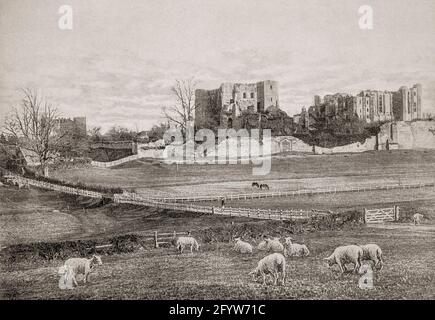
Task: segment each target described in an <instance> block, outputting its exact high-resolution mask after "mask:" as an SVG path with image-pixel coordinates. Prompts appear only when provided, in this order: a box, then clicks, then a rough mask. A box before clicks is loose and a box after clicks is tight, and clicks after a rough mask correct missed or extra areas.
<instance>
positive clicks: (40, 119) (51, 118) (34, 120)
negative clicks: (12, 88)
mask: <svg viewBox="0 0 435 320" xmlns="http://www.w3.org/2000/svg"><path fill="white" fill-rule="evenodd" d="M22 91H23V95H24V97H23V99H22V101H21V104H20V106H19V107H14V108H13V111H12V112H11V114H10V115H9V116H8V117H7V119H6V121H5V126H4V129H5V131H6V132H7V133H8V134H9V135H11V136H12V137H14V140H15V141H17V144H18V146H20V147H23V148H25V149H27V150H30V151H32V152H34V153H35V155H36V156H37V157H38V160H39V163H40V170H41V172H43V174H44V175H45V176H47V175H48V167H47V164H48V163H49V162H50V161H51V160H53V159H54V158H55V157H56V156H57V152H56V151H57V149H58V145H59V142H60V140H61V138H62V136H60V135H56V134H55V127H56V123H57V121H56V120H57V118H58V115H57V110H56V108H55V107H54V106H53V105H52V104H51V103H49V102H48V101H47V100H46V99H45V98H43V97H40V96H39V95H38V93H37V91H36V90H32V89H23V90H22Z"/></svg>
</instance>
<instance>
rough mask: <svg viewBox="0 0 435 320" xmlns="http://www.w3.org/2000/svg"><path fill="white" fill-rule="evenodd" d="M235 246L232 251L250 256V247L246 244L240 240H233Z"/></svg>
mask: <svg viewBox="0 0 435 320" xmlns="http://www.w3.org/2000/svg"><path fill="white" fill-rule="evenodd" d="M234 241H235V244H234V248H233V250H235V251H237V252H239V253H251V254H252V245H251V244H250V243H248V242H245V241H243V240H242V239H240V238H235V239H234Z"/></svg>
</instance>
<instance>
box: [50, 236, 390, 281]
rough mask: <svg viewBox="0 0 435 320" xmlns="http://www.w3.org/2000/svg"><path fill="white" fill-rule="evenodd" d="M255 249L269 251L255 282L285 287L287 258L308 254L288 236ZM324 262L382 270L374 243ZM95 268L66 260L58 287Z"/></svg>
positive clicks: (246, 247)
mask: <svg viewBox="0 0 435 320" xmlns="http://www.w3.org/2000/svg"><path fill="white" fill-rule="evenodd" d="M172 244H173V245H174V246H175V247H176V248H177V250H178V252H179V253H183V251H184V249H186V248H188V249H190V252H191V253H193V251H194V250H195V251H198V250H199V248H200V245H199V244H198V241H197V240H196V239H195V238H194V237H192V236H190V235H188V236H183V237H175V238H174V239H173V241H172ZM257 249H258V250H262V251H266V252H269V254H268V255H267V256H266V257H264V258H263V259H261V260H260V261H259V262H258V264H257V267H256V268H255V269H254V270H252V271H251V272H250V273H249V274H250V275H251V276H252V278H253V280H254V281H258V278H262V280H263V284H264V285H265V284H266V278H267V276H268V275H269V276H271V277H272V280H273V284H274V285H277V284H278V281H279V279H280V278H281V281H280V282H281V284H282V285H284V284H285V278H286V257H289V256H290V257H292V256H293V257H306V256H308V255H310V251H309V250H308V247H307V246H306V245H304V244H298V243H294V242H293V239H292V238H291V237H286V238H285V241H284V244H283V243H281V242H280V239H279V238H272V239H271V238H267V239H265V240H263V241H261V242H260V243H259V245H258V246H257ZM233 250H234V251H236V252H238V253H240V254H252V253H253V246H252V245H251V244H250V243H248V242H246V241H243V240H242V239H241V238H236V239H234V247H233ZM324 260H326V262H327V263H328V265H329V266H333V265H335V264H337V265H338V267H339V268H340V271H341V273H344V272H345V271H346V264H350V263H352V264H353V266H354V268H353V271H354V272H355V273H360V274H363V273H365V272H366V271H367V270H366V269H367V268H366V269H364V268H363V267H365V266H366V265H364V266H363V265H362V261H363V260H366V261H372V262H373V266H374V267H375V268H377V269H378V270H381V269H382V267H383V258H382V250H381V248H380V247H379V246H378V245H376V244H366V245H345V246H339V247H337V248H336V249H335V250H334V252H333V253H332V254H331V255H330V256H329V257H327V258H324ZM97 265H102V261H101V258H100V257H99V256H97V255H93V256H92V257H91V258H90V259H86V258H70V259H68V260H66V261H65V264H64V265H63V266H61V267H60V268H59V271H58V274H59V275H60V276H61V277H60V280H59V288H60V289H74V286H77V280H76V276H77V275H78V274H82V275H83V283H86V282H87V281H88V277H89V274H90V272H91V271H92V270H94V268H95V267H96V266H97ZM364 270H365V271H364Z"/></svg>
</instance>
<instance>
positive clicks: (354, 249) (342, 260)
mask: <svg viewBox="0 0 435 320" xmlns="http://www.w3.org/2000/svg"><path fill="white" fill-rule="evenodd" d="M362 257H363V249H362V248H361V247H360V246H357V245H348V246H340V247H337V248H335V250H334V252H333V253H332V254H331V255H330V256H329V257H327V258H325V260H326V261H327V263H328V265H329V266H330V267H331V266H333V265H334V264H338V267H339V268H340V271H341V273H344V272H345V271H346V263H353V264H354V265H355V267H354V272H355V273H356V272H358V270H359V268H360V267H361V259H362Z"/></svg>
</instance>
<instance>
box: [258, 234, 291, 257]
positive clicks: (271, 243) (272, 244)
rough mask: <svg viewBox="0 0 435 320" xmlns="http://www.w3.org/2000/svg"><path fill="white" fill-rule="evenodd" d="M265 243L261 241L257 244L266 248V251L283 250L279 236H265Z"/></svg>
mask: <svg viewBox="0 0 435 320" xmlns="http://www.w3.org/2000/svg"><path fill="white" fill-rule="evenodd" d="M264 241H265V244H263V242H261V243H260V244H259V245H258V246H259V247H260V246H261V247H262V248H263V247H264V249H263V250H266V251H267V252H282V253H285V252H284V246H283V245H282V243H281V242H279V238H273V239H270V238H267V239H265V240H264Z"/></svg>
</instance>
